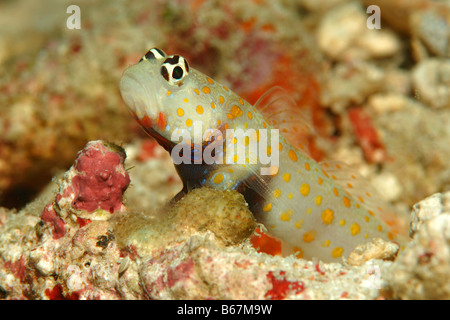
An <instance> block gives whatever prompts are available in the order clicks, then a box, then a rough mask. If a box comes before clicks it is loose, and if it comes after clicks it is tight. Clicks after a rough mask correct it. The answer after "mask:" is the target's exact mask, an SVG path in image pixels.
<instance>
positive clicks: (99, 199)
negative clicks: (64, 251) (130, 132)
mask: <svg viewBox="0 0 450 320" xmlns="http://www.w3.org/2000/svg"><path fill="white" fill-rule="evenodd" d="M124 160H125V152H124V151H122V150H121V149H120V148H119V147H116V146H112V145H106V144H105V143H103V142H101V141H92V142H90V143H88V144H87V146H86V147H85V148H84V149H83V150H82V151H80V152H79V153H78V156H77V158H76V160H75V162H74V165H73V166H72V168H71V169H70V170H69V171H68V172H67V173H66V174H65V175H64V178H63V179H62V181H61V183H60V192H59V193H58V194H57V195H56V199H55V200H56V201H55V202H51V203H49V204H47V205H46V206H45V208H44V210H43V211H42V213H41V219H42V221H43V222H45V223H46V224H47V225H49V226H50V227H51V229H52V234H53V239H55V240H57V239H60V238H61V237H63V236H64V235H65V234H66V229H65V222H64V218H65V217H64V216H61V215H60V214H58V212H60V213H61V212H63V211H62V210H61V208H63V207H67V208H69V209H70V211H71V212H73V213H75V215H76V222H77V224H78V225H79V227H83V226H84V225H86V224H87V223H89V222H90V221H92V220H105V217H108V214H105V213H109V214H112V213H114V212H116V211H120V210H122V209H123V208H124V207H123V205H122V195H123V192H125V190H126V188H127V187H128V185H129V183H130V177H129V176H128V173H127V172H126V170H125V168H124V167H123V162H124ZM93 211H96V212H95V214H91V213H92V212H93Z"/></svg>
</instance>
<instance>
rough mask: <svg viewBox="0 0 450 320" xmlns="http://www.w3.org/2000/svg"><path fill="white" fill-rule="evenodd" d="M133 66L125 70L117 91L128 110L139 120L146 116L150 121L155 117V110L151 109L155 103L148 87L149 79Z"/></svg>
mask: <svg viewBox="0 0 450 320" xmlns="http://www.w3.org/2000/svg"><path fill="white" fill-rule="evenodd" d="M133 67H134V66H132V67H130V68H128V69H127V70H125V72H124V74H123V75H122V78H121V79H120V83H119V89H120V94H121V96H122V99H123V101H124V102H125V104H126V106H127V107H128V109H129V110H130V111H131V112H132V113H133V114H134V115H135V116H136V117H137V118H139V119H142V118H144V116H148V117H150V118H151V119H153V118H155V117H156V113H157V110H156V108H155V107H152V106H153V105H154V102H155V97H154V93H153V90H152V88H151V87H150V86H148V85H144V84H147V83H151V79H150V78H149V77H148V75H146V74H145V73H143V72H140V70H138V69H133Z"/></svg>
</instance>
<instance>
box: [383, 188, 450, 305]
mask: <svg viewBox="0 0 450 320" xmlns="http://www.w3.org/2000/svg"><path fill="white" fill-rule="evenodd" d="M449 197H450V193H449V192H447V193H446V194H445V195H441V196H439V195H435V196H432V197H430V198H428V199H426V200H425V201H424V202H421V203H419V204H418V205H417V206H416V207H415V210H418V211H419V212H416V213H415V214H414V215H413V219H414V220H415V221H417V218H418V217H419V219H420V217H422V218H423V220H422V221H421V223H420V224H417V222H415V223H414V224H413V225H414V226H415V228H416V230H417V226H418V225H420V228H419V229H418V230H417V231H416V232H415V235H414V239H413V241H412V242H411V243H410V244H409V245H408V246H407V247H406V248H405V250H404V251H403V252H401V253H400V254H399V256H398V258H397V260H396V261H395V262H394V264H393V265H392V268H391V270H390V272H389V273H388V282H389V286H390V288H391V290H392V292H393V297H394V298H397V299H414V300H415V299H445V300H448V299H450V282H449V281H448V279H450V211H449V210H448V208H449V206H448V199H449ZM439 199H440V200H442V202H443V203H441V204H440V205H439V203H438V202H439V201H440V200H439ZM444 199H445V200H444ZM436 204H438V205H436Z"/></svg>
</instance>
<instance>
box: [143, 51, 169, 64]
mask: <svg viewBox="0 0 450 320" xmlns="http://www.w3.org/2000/svg"><path fill="white" fill-rule="evenodd" d="M165 57H167V55H166V54H165V53H164V51H162V50H161V49H158V48H152V49H150V50H148V51H147V53H146V54H145V55H144V56H143V57H142V58H141V60H139V62H141V61H142V60H160V59H164V58H165Z"/></svg>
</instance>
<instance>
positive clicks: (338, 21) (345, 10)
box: [317, 2, 401, 61]
mask: <svg viewBox="0 0 450 320" xmlns="http://www.w3.org/2000/svg"><path fill="white" fill-rule="evenodd" d="M368 17H369V16H368V15H367V14H366V12H365V8H363V7H362V6H361V5H360V4H359V3H358V2H349V3H344V4H342V5H339V6H336V7H334V8H333V9H332V10H329V11H328V12H327V13H326V14H325V15H324V16H323V17H322V19H321V21H320V24H319V26H318V28H317V41H318V44H319V47H320V49H321V50H322V51H323V52H324V53H325V54H326V55H327V56H329V57H330V58H332V59H333V60H338V61H352V60H359V59H362V60H369V59H377V58H382V57H389V56H392V55H394V54H396V53H397V52H398V51H399V50H400V48H401V46H400V42H399V40H398V39H397V37H396V36H395V35H394V34H393V33H392V32H390V31H387V30H383V29H382V30H371V29H369V28H367V19H368Z"/></svg>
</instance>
